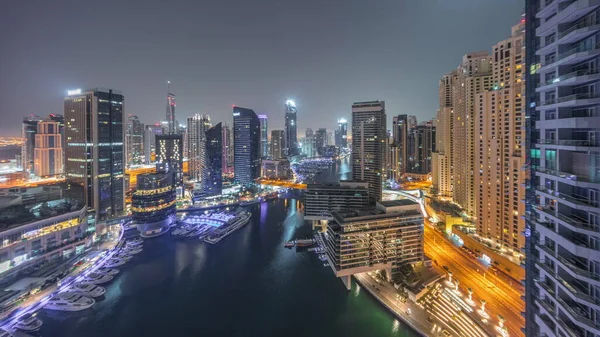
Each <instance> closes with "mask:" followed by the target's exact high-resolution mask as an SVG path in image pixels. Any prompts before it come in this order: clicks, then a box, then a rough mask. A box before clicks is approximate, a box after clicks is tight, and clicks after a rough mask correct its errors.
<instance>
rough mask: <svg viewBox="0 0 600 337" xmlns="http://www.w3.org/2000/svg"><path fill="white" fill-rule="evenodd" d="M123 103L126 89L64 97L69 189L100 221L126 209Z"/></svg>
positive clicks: (78, 92)
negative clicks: (122, 91) (123, 93)
mask: <svg viewBox="0 0 600 337" xmlns="http://www.w3.org/2000/svg"><path fill="white" fill-rule="evenodd" d="M123 104H124V97H123V95H122V94H121V92H119V91H117V90H112V89H101V88H95V89H90V90H86V91H82V90H72V91H69V96H67V97H65V99H64V116H65V121H66V122H65V137H66V141H65V146H66V147H65V174H66V179H67V183H68V184H69V190H68V191H67V193H68V194H70V195H71V196H72V197H74V198H80V199H82V201H83V202H84V204H85V205H87V207H88V209H89V210H94V211H95V213H96V219H97V220H103V219H106V218H109V217H113V216H119V215H122V214H123V211H124V210H125V179H123V177H124V173H125V149H124V143H125V135H124V121H125V115H124V111H123V110H124V107H123Z"/></svg>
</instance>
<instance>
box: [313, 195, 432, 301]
mask: <svg viewBox="0 0 600 337" xmlns="http://www.w3.org/2000/svg"><path fill="white" fill-rule="evenodd" d="M331 216H332V218H333V220H331V221H329V223H328V225H327V233H326V235H325V247H326V253H327V260H328V261H329V264H330V266H331V269H332V270H333V272H334V273H335V275H336V276H337V277H340V278H342V281H343V282H344V284H345V285H346V288H347V289H348V290H350V286H351V276H352V275H353V274H357V273H364V272H369V271H374V270H385V271H386V274H387V275H388V277H391V275H392V274H393V273H395V272H397V270H398V268H399V267H401V266H402V265H404V264H411V265H414V264H419V263H422V262H423V259H424V253H423V221H424V220H423V214H422V213H421V210H420V206H419V204H417V203H416V202H414V201H411V200H407V199H405V200H393V201H381V202H378V203H377V204H376V206H375V207H371V208H370V209H366V210H356V209H354V210H343V211H333V212H331Z"/></svg>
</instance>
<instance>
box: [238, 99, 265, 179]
mask: <svg viewBox="0 0 600 337" xmlns="http://www.w3.org/2000/svg"><path fill="white" fill-rule="evenodd" d="M233 147H234V155H233V156H234V160H235V163H234V174H235V181H237V182H238V183H239V184H242V185H252V184H254V180H255V179H256V178H259V177H260V121H259V120H258V116H257V115H256V113H254V111H253V110H252V109H246V108H242V107H238V106H234V107H233Z"/></svg>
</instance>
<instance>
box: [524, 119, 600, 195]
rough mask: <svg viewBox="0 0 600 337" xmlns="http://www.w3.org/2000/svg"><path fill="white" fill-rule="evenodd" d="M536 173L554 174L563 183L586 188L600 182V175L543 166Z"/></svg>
mask: <svg viewBox="0 0 600 337" xmlns="http://www.w3.org/2000/svg"><path fill="white" fill-rule="evenodd" d="M599 125H600V124H599ZM535 173H536V175H538V176H540V175H544V174H545V175H549V176H552V177H553V178H558V181H560V182H562V183H566V184H569V185H574V186H580V187H586V188H593V187H595V186H594V184H599V183H600V176H598V177H590V176H584V175H580V174H573V173H569V172H561V171H556V170H550V169H547V168H543V167H540V168H538V169H537V170H536V172H535Z"/></svg>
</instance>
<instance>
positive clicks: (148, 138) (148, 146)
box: [144, 124, 162, 164]
mask: <svg viewBox="0 0 600 337" xmlns="http://www.w3.org/2000/svg"><path fill="white" fill-rule="evenodd" d="M156 135H162V127H161V126H160V124H155V125H146V126H145V127H144V162H145V163H146V164H151V163H154V162H155V161H156Z"/></svg>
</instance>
